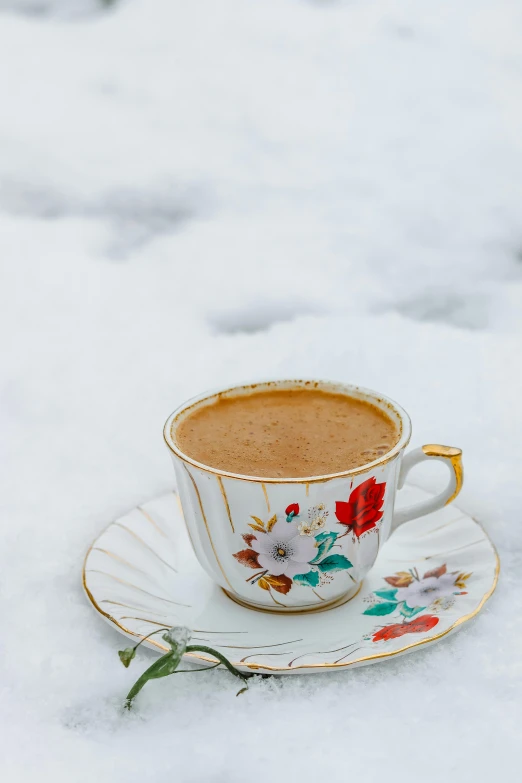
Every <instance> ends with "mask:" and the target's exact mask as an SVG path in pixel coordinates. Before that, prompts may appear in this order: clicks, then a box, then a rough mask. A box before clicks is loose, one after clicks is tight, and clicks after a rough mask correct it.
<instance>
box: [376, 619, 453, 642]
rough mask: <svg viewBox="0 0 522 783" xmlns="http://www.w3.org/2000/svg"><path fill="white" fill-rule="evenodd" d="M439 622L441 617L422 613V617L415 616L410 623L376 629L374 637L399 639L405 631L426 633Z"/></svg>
mask: <svg viewBox="0 0 522 783" xmlns="http://www.w3.org/2000/svg"><path fill="white" fill-rule="evenodd" d="M438 622H439V618H438V617H435V615H433V614H421V616H420V617H415V619H414V620H412V621H411V622H410V623H394V624H393V625H386V626H385V627H384V628H381V629H380V630H379V631H376V632H375V633H374V634H373V636H372V639H373V641H374V642H380V641H382V640H384V641H389V640H390V639H397V637H398V636H404V634H405V633H424V632H425V631H429V630H430V629H431V628H433V627H434V626H435V625H437V623H438Z"/></svg>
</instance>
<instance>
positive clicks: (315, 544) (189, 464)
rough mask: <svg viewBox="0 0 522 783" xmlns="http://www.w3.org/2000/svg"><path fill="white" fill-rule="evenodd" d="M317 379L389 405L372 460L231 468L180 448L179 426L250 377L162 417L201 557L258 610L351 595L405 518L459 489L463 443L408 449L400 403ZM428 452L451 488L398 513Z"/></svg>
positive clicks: (232, 593)
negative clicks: (272, 470) (243, 470)
mask: <svg viewBox="0 0 522 783" xmlns="http://www.w3.org/2000/svg"><path fill="white" fill-rule="evenodd" d="M313 383H314V386H315V387H316V388H319V389H323V390H324V391H330V392H336V393H340V394H346V395H348V396H350V397H355V398H356V399H361V400H365V401H367V402H369V403H371V404H372V405H374V406H376V407H377V408H379V409H381V410H383V411H384V412H385V413H386V414H387V415H388V416H389V417H390V418H391V419H392V421H393V422H394V423H395V425H396V426H397V429H398V432H399V439H398V441H397V443H396V445H395V446H394V447H393V448H392V449H391V450H390V451H388V452H387V453H386V454H383V455H382V456H381V457H379V458H378V459H375V460H373V461H372V462H369V463H368V464H366V465H361V466H360V467H356V468H353V469H351V470H346V471H344V472H341V473H335V474H332V475H326V476H308V477H306V478H260V477H256V476H248V475H240V474H236V473H228V472H226V471H224V470H219V469H216V468H213V467H210V466H208V465H203V464H201V463H199V462H197V461H195V460H194V459H192V458H191V457H189V456H188V455H187V454H184V453H183V452H182V451H181V449H180V448H179V446H178V444H177V442H176V430H177V427H178V426H179V424H180V422H181V421H183V420H184V418H185V417H186V416H187V415H189V414H190V413H192V412H193V411H194V410H195V408H196V407H199V406H203V405H208V404H212V403H213V402H215V401H216V400H217V399H222V398H224V397H225V398H226V397H233V396H236V395H240V394H249V393H251V392H252V388H253V385H252V384H245V385H241V386H235V387H233V388H225V389H220V390H218V391H214V392H207V393H204V394H201V395H199V396H198V397H194V398H192V399H191V400H188V401H187V402H185V403H184V404H183V405H181V406H180V407H179V408H177V409H176V410H175V411H174V413H172V414H171V415H170V416H169V418H168V419H167V421H166V423H165V428H164V437H165V440H166V442H167V445H168V447H169V449H170V451H171V456H172V459H173V462H174V469H175V472H176V478H177V485H178V490H179V494H180V498H181V505H182V508H183V515H184V518H185V523H186V525H187V529H188V533H189V537H190V540H191V542H192V546H193V547H194V551H195V553H196V557H197V558H198V560H199V562H200V564H201V566H202V567H203V568H204V569H205V571H206V572H207V574H208V575H209V576H210V577H211V578H212V579H213V580H214V581H215V582H217V584H218V585H220V586H221V587H222V588H223V590H224V591H225V593H226V594H227V595H228V596H229V597H230V598H232V599H233V600H234V601H237V602H238V603H240V604H242V605H244V606H247V607H250V608H253V609H261V610H265V611H271V612H307V611H314V610H322V609H326V608H329V607H333V606H338V605H340V604H342V603H344V602H345V601H348V600H350V598H352V597H353V596H354V595H355V594H356V593H357V592H358V591H359V589H360V586H361V583H362V580H363V579H364V577H365V575H366V574H367V573H368V571H369V570H370V569H371V567H372V566H373V564H374V562H375V559H376V558H377V555H378V552H379V549H380V548H381V546H383V545H384V543H385V542H386V541H387V540H388V538H389V537H390V535H391V534H392V533H393V532H394V531H395V530H396V529H397V528H398V527H399V525H402V524H403V523H404V522H408V521H409V520H412V519H415V518H416V517H421V516H423V515H425V514H429V513H431V512H433V511H436V510H438V509H440V508H442V507H443V506H445V505H447V504H448V503H451V501H452V500H453V499H454V498H455V497H456V496H457V494H458V493H459V492H460V489H461V487H462V481H463V469H462V459H461V457H462V452H461V450H460V449H458V448H454V447H451V446H441V445H436V444H428V445H425V446H422V447H421V448H418V449H414V450H413V451H410V452H409V453H408V454H405V449H406V446H407V445H408V442H409V440H410V437H411V422H410V418H409V416H408V414H407V413H406V411H405V410H404V409H403V408H401V406H400V405H398V404H397V403H396V402H393V401H392V400H390V399H388V398H387V397H385V396H384V395H383V394H380V393H378V392H375V391H371V390H369V389H364V388H362V387H360V386H352V385H348V384H342V383H335V382H330V381H313ZM309 384H310V381H309V380H308V381H304V380H301V381H295V380H278V381H267V382H263V383H257V384H255V389H256V391H265V390H267V391H268V390H271V389H285V388H291V389H295V388H301V387H304V386H307V385H309ZM424 460H439V461H442V462H444V463H445V464H446V465H447V466H448V469H449V474H450V475H449V481H448V484H447V486H446V488H445V489H444V490H443V491H442V492H440V493H439V494H438V495H436V496H435V497H433V498H431V499H429V500H425V501H423V502H422V503H418V504H416V505H414V506H411V507H409V508H406V509H401V510H399V511H394V506H395V497H396V494H397V492H398V490H400V489H401V487H402V486H403V484H404V482H405V479H406V476H407V475H408V473H409V471H410V470H411V469H412V468H413V466H414V465H417V464H418V463H419V462H423V461H424ZM260 553H262V555H263V556H262V558H261V559H262V560H263V564H262V565H261V564H260V563H259V561H258V557H259V555H260ZM271 558H272V559H273V560H274V564H275V563H276V561H277V567H275V565H274V567H273V570H274V571H277V573H271V563H272V560H271ZM298 572H299V573H298Z"/></svg>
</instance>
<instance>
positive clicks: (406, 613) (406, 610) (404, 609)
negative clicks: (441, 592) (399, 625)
mask: <svg viewBox="0 0 522 783" xmlns="http://www.w3.org/2000/svg"><path fill="white" fill-rule="evenodd" d="M424 609H426V607H425V606H415V607H414V608H413V609H411V608H410V607H409V606H408V604H407V603H406V601H402V602H401V603H400V604H399V612H400V613H401V614H402V616H403V617H413V615H415V614H419V612H422V611H423V610H424Z"/></svg>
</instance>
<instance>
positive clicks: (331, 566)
mask: <svg viewBox="0 0 522 783" xmlns="http://www.w3.org/2000/svg"><path fill="white" fill-rule="evenodd" d="M317 568H318V569H319V570H320V571H322V572H323V573H328V572H330V571H344V570H345V569H346V568H352V564H351V563H350V561H349V560H348V558H347V557H345V556H344V555H328V557H325V559H324V560H321V562H320V563H317ZM294 578H295V577H294Z"/></svg>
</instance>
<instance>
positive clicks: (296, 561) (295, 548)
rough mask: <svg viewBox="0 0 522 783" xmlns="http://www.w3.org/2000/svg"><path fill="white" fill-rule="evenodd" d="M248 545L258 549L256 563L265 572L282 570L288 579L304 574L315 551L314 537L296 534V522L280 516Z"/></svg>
mask: <svg viewBox="0 0 522 783" xmlns="http://www.w3.org/2000/svg"><path fill="white" fill-rule="evenodd" d="M250 546H251V547H252V549H253V550H254V551H255V552H257V553H258V558H257V560H258V562H259V565H260V566H261V567H262V568H266V569H267V570H268V573H269V574H273V576H281V575H282V574H284V575H285V576H288V577H289V578H290V579H291V578H292V577H294V576H296V574H307V573H308V571H310V566H309V561H310V560H313V559H314V557H315V556H316V555H317V546H316V542H315V540H314V539H313V538H309V537H308V536H306V535H304V536H302V535H300V534H299V531H298V529H297V525H296V524H295V523H293V522H286V520H284V519H280V520H278V521H277V522H276V523H275V525H274V526H273V528H272V530H271V531H270V532H269V533H258V534H257V535H256V537H255V538H254V539H252V543H251V544H250Z"/></svg>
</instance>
